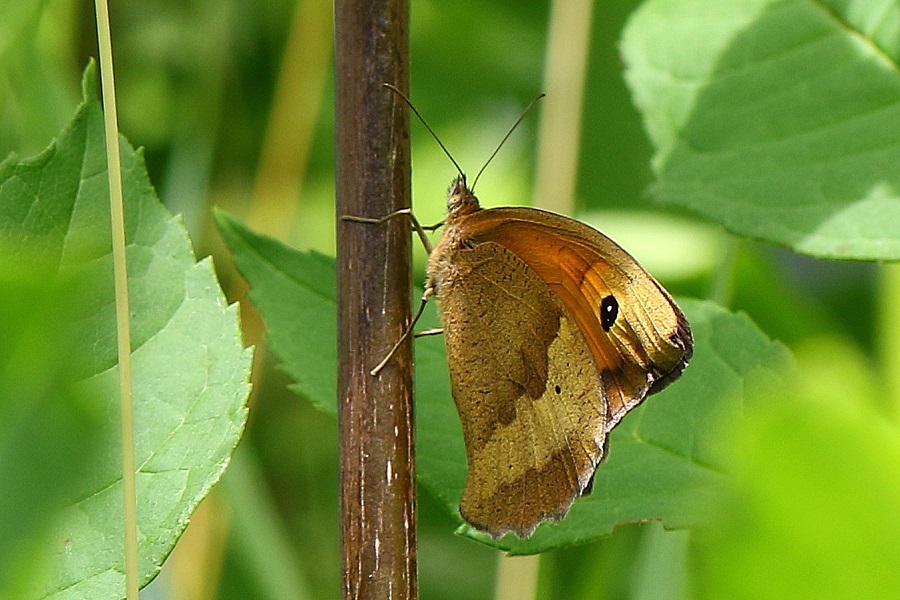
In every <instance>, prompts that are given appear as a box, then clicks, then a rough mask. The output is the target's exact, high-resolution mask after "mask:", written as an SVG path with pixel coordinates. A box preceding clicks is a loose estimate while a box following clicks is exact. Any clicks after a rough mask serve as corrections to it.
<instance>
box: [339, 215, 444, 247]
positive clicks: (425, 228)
mask: <svg viewBox="0 0 900 600" xmlns="http://www.w3.org/2000/svg"><path fill="white" fill-rule="evenodd" d="M400 216H406V217H407V218H408V219H409V221H410V223H412V226H413V229H415V230H416V233H417V234H418V236H419V239H420V240H421V241H422V245H423V246H425V251H426V252H428V254H431V250H432V246H431V240H429V239H428V236H427V235H425V232H426V231H434V230H435V229H437V228H438V227H440V226H441V225H443V224H444V222H443V221H441V222H440V223H435V224H434V225H427V226H426V225H422V224H421V223H419V220H418V219H417V218H416V216H415V215H414V214H413V213H412V209H411V208H401V209H400V210H396V211H394V212H392V213H390V214H388V215H385V216H383V217H381V218H378V219H373V218H369V217H354V216H352V215H344V216H342V217H341V221H350V222H351V223H371V224H373V225H381V224H383V223H386V222H387V221H388V220H390V219H393V218H394V217H400Z"/></svg>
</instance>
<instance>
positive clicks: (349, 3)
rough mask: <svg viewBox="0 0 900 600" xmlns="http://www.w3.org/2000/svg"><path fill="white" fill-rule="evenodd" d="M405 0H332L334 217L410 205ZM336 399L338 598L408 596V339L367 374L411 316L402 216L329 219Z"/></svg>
mask: <svg viewBox="0 0 900 600" xmlns="http://www.w3.org/2000/svg"><path fill="white" fill-rule="evenodd" d="M408 19H409V7H408V4H407V2H406V0H337V1H336V2H335V113H336V114H335V122H336V130H335V135H336V169H335V173H336V181H335V184H336V185H335V190H336V196H337V197H336V202H337V215H338V217H342V216H356V217H368V218H378V217H382V216H384V215H387V214H390V213H392V212H395V211H397V210H400V209H404V208H408V207H409V196H410V192H409V190H410V183H409V120H408V117H407V113H406V110H405V109H406V107H405V106H404V105H403V104H402V103H400V102H398V99H397V97H396V96H395V95H394V94H393V93H391V91H390V90H388V89H386V88H385V87H383V84H384V83H391V84H393V85H395V86H397V87H398V88H400V89H401V90H406V89H407V88H408V72H409V67H408V64H409V60H408V54H409V51H408V33H407V32H408ZM337 258H338V356H339V361H340V364H339V369H338V406H339V409H338V410H339V417H338V421H339V427H340V462H341V466H340V473H341V475H340V476H341V519H342V523H341V544H342V548H341V552H342V560H343V567H344V568H343V577H344V582H343V587H344V590H343V591H344V598H354V599H355V598H367V599H369V598H374V599H379V598H400V599H407V598H415V597H417V594H418V582H417V577H416V546H415V543H416V536H415V495H414V493H415V469H414V460H413V439H412V436H413V418H412V368H411V362H412V361H411V351H412V348H411V342H410V341H409V340H407V342H406V343H405V344H403V345H401V347H400V348H399V350H398V351H397V352H396V354H395V355H394V357H393V358H392V360H391V361H390V362H389V364H388V365H387V366H386V367H385V368H384V369H383V370H382V371H381V372H380V373H379V374H378V376H372V375H370V374H369V371H370V370H371V369H372V367H373V366H374V365H375V364H376V363H378V361H379V360H380V359H381V358H382V357H383V356H384V355H385V354H386V353H387V352H388V351H389V349H390V348H391V346H393V345H394V343H395V342H396V341H397V340H398V339H400V337H401V336H402V335H403V332H404V331H405V330H406V328H407V326H408V323H409V319H410V292H411V275H410V272H411V269H410V230H409V220H408V219H389V220H388V221H386V222H384V223H382V224H372V223H360V222H354V221H349V220H344V219H340V218H339V219H338V222H337Z"/></svg>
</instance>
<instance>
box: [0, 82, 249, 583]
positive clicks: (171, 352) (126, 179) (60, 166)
mask: <svg viewBox="0 0 900 600" xmlns="http://www.w3.org/2000/svg"><path fill="white" fill-rule="evenodd" d="M82 86H83V91H84V101H83V103H82V104H81V105H80V106H79V108H78V110H77V112H76V114H75V117H74V119H73V120H72V122H71V123H70V124H69V125H68V126H67V127H66V128H65V129H64V130H63V132H62V133H61V134H60V135H59V137H58V138H57V139H56V140H55V141H54V142H53V143H52V144H51V145H50V147H49V148H47V150H45V151H44V152H43V153H41V154H40V155H39V156H37V157H34V158H31V159H26V160H22V161H20V160H18V159H17V157H15V156H11V157H9V158H8V159H7V160H5V161H4V162H3V163H2V164H0V249H2V250H3V252H2V256H3V257H4V258H5V259H7V260H11V261H18V260H20V259H22V257H23V256H25V255H26V254H27V255H29V256H31V257H37V258H35V260H37V259H40V260H42V261H45V264H49V265H51V266H52V272H55V273H56V277H57V278H58V279H59V280H60V281H62V282H72V283H73V285H76V286H77V287H78V289H79V290H81V291H82V293H81V294H80V295H81V296H82V297H83V298H82V299H83V304H79V306H78V311H79V312H78V314H77V315H76V319H75V325H74V328H75V334H74V335H75V339H77V340H78V345H77V348H76V349H75V350H74V351H73V352H71V353H70V354H69V355H68V356H67V360H68V362H69V363H70V364H69V367H70V368H71V370H72V372H73V373H74V374H75V376H76V378H77V379H78V381H79V382H78V386H77V387H78V391H79V393H81V394H89V395H91V396H92V397H93V398H94V405H95V407H96V410H98V411H99V412H100V413H101V414H102V415H103V420H102V424H101V425H100V426H98V427H97V429H96V431H93V436H94V441H95V442H96V443H97V444H98V445H99V448H100V450H99V458H98V459H97V460H96V462H95V463H93V464H92V465H91V468H90V470H89V471H88V473H87V477H86V478H85V479H84V480H83V481H81V482H80V485H79V486H78V489H77V493H76V494H74V495H73V497H72V501H71V502H70V503H69V505H68V507H67V508H66V509H65V510H64V511H63V512H62V513H61V514H60V515H59V517H58V519H57V521H56V523H55V525H54V528H53V531H52V534H51V537H50V539H51V540H52V546H51V548H50V550H49V556H48V557H47V558H46V561H47V562H46V564H45V565H44V569H43V571H44V572H43V573H42V574H41V576H40V577H39V578H38V580H37V581H35V582H33V586H34V587H33V590H32V593H31V595H32V596H34V597H42V598H101V597H103V598H113V597H121V596H122V595H123V593H124V556H123V542H122V539H123V529H122V506H123V500H122V493H123V492H122V485H121V463H120V459H119V456H120V448H119V429H118V428H119V419H118V413H119V409H118V368H117V359H116V330H115V317H114V314H115V313H114V311H115V307H114V300H113V298H114V294H113V278H112V271H113V270H112V257H111V242H110V233H109V228H110V217H109V199H108V191H107V175H106V150H105V143H104V139H103V123H102V114H101V110H100V104H99V100H98V99H97V95H96V88H97V82H96V73H95V68H94V66H93V65H89V67H88V68H87V69H86V71H85V74H84V79H83V82H82ZM121 154H122V156H121V158H122V178H123V186H124V193H125V229H126V243H127V261H128V270H129V281H128V283H129V293H130V302H131V307H130V308H131V315H132V325H131V327H132V349H133V350H132V360H133V367H132V368H133V395H134V403H135V437H136V461H137V465H138V470H137V493H138V497H137V502H138V529H139V531H138V540H139V544H140V564H139V571H140V579H141V582H142V583H146V582H148V581H149V580H150V579H152V577H153V576H154V575H155V574H156V573H157V572H158V571H159V568H160V566H161V564H162V562H163V560H164V559H165V557H166V556H167V555H168V554H169V552H170V551H171V550H172V548H173V546H174V545H175V542H176V540H177V539H178V537H179V535H180V534H181V532H182V531H183V530H184V528H185V526H186V525H187V522H188V520H189V518H190V515H191V513H192V512H193V510H194V509H195V508H196V506H197V505H198V504H199V502H200V500H201V499H202V498H203V497H204V496H205V495H206V493H207V492H208V491H209V489H210V487H211V486H212V485H213V484H214V483H215V482H216V481H217V480H218V479H219V477H220V476H221V474H222V471H223V470H224V468H225V466H226V464H227V463H228V460H229V457H230V456H231V453H232V451H233V450H234V447H235V445H236V444H237V442H238V439H239V436H240V433H241V431H242V429H243V426H244V422H245V420H246V415H247V408H246V404H245V402H246V398H247V395H248V393H249V383H248V377H249V369H250V360H251V351H250V350H249V349H246V350H245V349H244V348H243V347H242V343H241V339H240V329H239V324H238V315H237V310H236V306H227V304H226V302H225V299H224V297H223V295H222V292H221V290H220V289H219V287H218V284H217V282H216V278H215V274H214V272H213V268H212V263H211V261H210V260H203V261H201V262H199V263H197V262H195V258H194V254H193V250H192V248H191V244H190V240H189V239H188V237H187V233H186V232H185V230H184V227H183V226H182V225H181V223H180V220H179V219H177V218H173V217H172V216H171V215H169V214H168V213H167V212H166V211H165V209H164V208H163V207H162V206H161V205H160V203H159V201H158V200H157V198H156V196H155V193H154V192H153V189H152V188H151V186H150V183H149V181H148V180H147V176H146V172H145V167H144V163H143V158H142V156H141V155H140V154H139V153H137V152H135V151H134V150H133V149H132V148H131V147H130V146H129V145H128V144H127V142H124V141H123V147H122V152H121ZM4 400H7V401H9V400H11V399H4ZM43 418H44V419H46V420H51V419H53V418H54V415H52V414H46V415H43ZM35 434H36V435H37V432H35ZM49 442H50V440H48V443H49Z"/></svg>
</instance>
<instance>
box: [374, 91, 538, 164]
mask: <svg viewBox="0 0 900 600" xmlns="http://www.w3.org/2000/svg"><path fill="white" fill-rule="evenodd" d="M381 85H383V86H384V87H386V88H387V89H389V90H391V91H392V92H394V93H395V94H397V95H398V96H400V97H401V98H402V99H403V101H404V102H406V105H407V106H409V109H410V110H411V111H413V112H414V113H415V115H416V116H417V117H419V120H420V121H422V125H424V126H425V129H427V130H428V133H430V134H431V137H433V138H434V141H436V142H437V143H438V146H440V147H441V150H443V151H444V154H446V155H447V158H449V159H450V162H452V163H453V166H454V167H456V170H457V171H458V172H459V176H460V177H462V178H463V179H465V178H466V174H465V173H463V170H462V169H461V168H460V166H459V163H457V162H456V160H455V159H454V158H453V155H452V154H450V151H449V150H447V147H446V146H445V145H444V142H442V141H441V138H439V137H438V136H437V134H436V133H435V132H434V129H432V128H431V126H430V125H429V124H428V121H426V120H425V117H423V116H422V115H421V114H420V113H419V111H418V110H416V107H415V106H413V103H412V100H410V99H409V97H407V95H406V94H404V93H403V92H401V91H400V90H398V89H397V88H396V87H394V86H393V85H391V84H390V83H382V84H381ZM520 120H521V119H520Z"/></svg>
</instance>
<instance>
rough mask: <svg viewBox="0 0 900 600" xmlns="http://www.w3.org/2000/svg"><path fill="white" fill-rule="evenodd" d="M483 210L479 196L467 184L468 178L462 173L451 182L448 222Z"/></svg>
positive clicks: (448, 192) (448, 193) (448, 199)
mask: <svg viewBox="0 0 900 600" xmlns="http://www.w3.org/2000/svg"><path fill="white" fill-rule="evenodd" d="M478 210H481V207H480V206H479V205H478V198H476V197H475V194H473V193H472V191H471V190H470V189H469V187H468V186H467V185H466V178H465V176H464V175H460V176H459V177H457V178H456V179H454V180H453V183H451V184H450V189H448V190H447V219H446V220H447V222H452V221H455V220H457V219H460V218H462V217H464V216H466V215H469V214H471V213H473V212H475V211H478Z"/></svg>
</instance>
